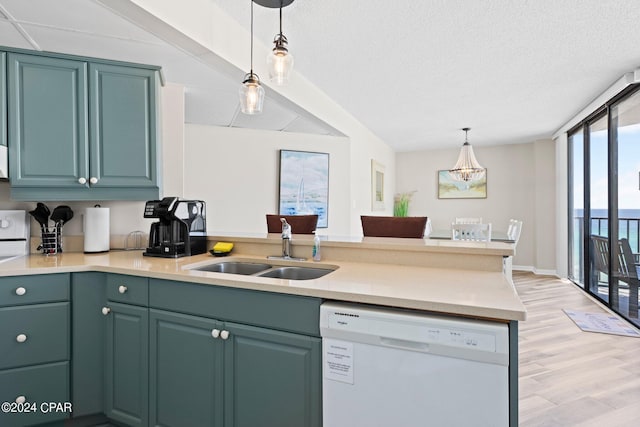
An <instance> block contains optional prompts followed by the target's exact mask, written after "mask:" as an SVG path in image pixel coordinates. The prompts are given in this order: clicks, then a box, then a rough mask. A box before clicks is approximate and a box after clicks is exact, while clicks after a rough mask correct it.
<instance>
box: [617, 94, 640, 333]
mask: <svg viewBox="0 0 640 427" xmlns="http://www.w3.org/2000/svg"><path fill="white" fill-rule="evenodd" d="M611 126H612V130H613V132H612V139H613V141H614V144H613V147H614V148H615V149H614V150H612V156H613V162H614V163H615V169H616V172H617V179H616V180H615V181H614V182H613V184H614V186H613V187H612V188H614V189H615V190H616V191H615V193H613V194H612V198H611V199H612V206H613V209H612V212H611V221H612V223H613V224H615V226H616V227H617V230H614V229H613V227H612V230H611V232H612V234H613V233H615V234H613V235H616V236H618V239H617V242H616V243H617V244H613V243H612V252H613V253H612V255H613V256H612V264H613V265H612V280H611V281H612V282H614V285H615V286H613V287H612V290H615V301H613V300H612V301H611V305H612V306H613V307H614V308H615V309H616V311H618V312H620V313H622V314H625V315H626V316H627V317H629V318H631V319H632V320H634V319H635V320H636V322H637V319H638V276H637V273H638V271H637V268H636V267H637V265H636V263H637V262H638V261H639V260H638V254H639V253H640V246H639V242H638V240H639V239H638V238H639V237H640V234H639V231H638V224H639V222H640V92H636V93H635V94H633V95H631V96H630V97H628V98H626V99H624V100H622V101H620V102H619V103H617V104H614V105H613V106H612V107H611ZM614 176H616V175H614ZM612 297H613V295H612Z"/></svg>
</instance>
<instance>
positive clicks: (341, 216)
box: [184, 124, 351, 235]
mask: <svg viewBox="0 0 640 427" xmlns="http://www.w3.org/2000/svg"><path fill="white" fill-rule="evenodd" d="M280 149H288V150H299V151H316V152H323V153H329V210H328V214H329V218H328V219H329V227H328V228H326V229H322V230H321V233H322V234H332V235H344V234H349V233H350V229H349V227H350V226H349V224H350V221H349V220H350V217H351V209H350V185H349V182H350V180H351V176H350V146H349V140H348V139H347V138H344V137H332V136H321V135H305V134H296V133H287V132H270V131H260V130H252V129H237V128H225V127H217V126H203V125H194V124H188V125H186V129H185V170H184V189H185V192H184V197H185V198H202V199H203V200H204V201H205V202H206V203H207V229H208V231H209V233H212V232H220V231H224V232H256V233H264V232H266V231H267V227H266V220H265V214H267V213H278V171H279V156H280V152H279V150H280ZM294 232H295V230H294Z"/></svg>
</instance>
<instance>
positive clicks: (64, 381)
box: [0, 362, 71, 427]
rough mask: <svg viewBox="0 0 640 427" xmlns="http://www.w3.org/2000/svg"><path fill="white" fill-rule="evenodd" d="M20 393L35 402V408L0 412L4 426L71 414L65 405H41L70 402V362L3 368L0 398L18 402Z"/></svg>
mask: <svg viewBox="0 0 640 427" xmlns="http://www.w3.org/2000/svg"><path fill="white" fill-rule="evenodd" d="M19 396H24V398H25V399H26V401H27V402H29V403H31V404H33V403H35V404H36V411H35V412H30V413H4V412H0V425H1V426H6V427H14V426H15V427H17V426H25V425H33V424H40V423H44V422H49V421H56V420H62V419H64V418H68V417H69V416H70V415H71V414H70V412H69V411H68V410H67V411H65V410H64V407H58V408H52V409H51V410H50V409H49V406H48V405H47V406H42V407H41V404H42V403H47V404H48V403H49V402H54V403H56V404H57V403H61V404H63V405H64V403H65V402H69V362H58V363H51V364H48V365H37V366H27V367H24V368H17V369H9V370H6V371H0V402H15V401H16V399H17V398H18V397H19ZM30 409H32V408H31V407H30ZM43 409H44V410H43Z"/></svg>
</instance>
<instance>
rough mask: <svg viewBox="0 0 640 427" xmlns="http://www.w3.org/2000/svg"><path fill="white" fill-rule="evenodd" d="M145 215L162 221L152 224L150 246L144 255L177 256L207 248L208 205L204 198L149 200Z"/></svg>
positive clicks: (197, 252)
mask: <svg viewBox="0 0 640 427" xmlns="http://www.w3.org/2000/svg"><path fill="white" fill-rule="evenodd" d="M144 217H145V218H158V219H159V221H156V222H154V223H153V224H151V231H150V233H149V247H147V250H146V251H145V252H144V253H143V255H146V256H156V257H164V258H178V257H183V256H191V255H197V254H203V253H205V252H206V251H207V223H206V205H205V203H204V202H203V201H202V200H180V199H178V198H177V197H165V198H164V199H162V200H150V201H148V202H147V204H146V205H145V207H144Z"/></svg>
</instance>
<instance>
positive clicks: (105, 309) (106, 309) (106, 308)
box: [102, 307, 111, 316]
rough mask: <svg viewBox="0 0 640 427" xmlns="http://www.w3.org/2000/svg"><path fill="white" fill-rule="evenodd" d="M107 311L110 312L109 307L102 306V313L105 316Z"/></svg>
mask: <svg viewBox="0 0 640 427" xmlns="http://www.w3.org/2000/svg"><path fill="white" fill-rule="evenodd" d="M109 313H111V309H110V308H109V307H102V314H104V315H105V316H106V315H107V314H109Z"/></svg>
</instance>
